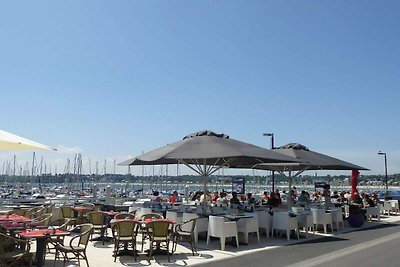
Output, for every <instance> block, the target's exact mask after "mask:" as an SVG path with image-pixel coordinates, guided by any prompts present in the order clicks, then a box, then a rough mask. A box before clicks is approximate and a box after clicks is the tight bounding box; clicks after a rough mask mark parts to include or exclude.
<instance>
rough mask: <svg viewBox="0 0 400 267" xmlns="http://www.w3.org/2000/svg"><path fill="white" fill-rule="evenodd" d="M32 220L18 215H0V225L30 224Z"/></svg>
mask: <svg viewBox="0 0 400 267" xmlns="http://www.w3.org/2000/svg"><path fill="white" fill-rule="evenodd" d="M30 221H32V219H30V218H26V217H24V216H20V215H2V216H0V223H4V222H30Z"/></svg>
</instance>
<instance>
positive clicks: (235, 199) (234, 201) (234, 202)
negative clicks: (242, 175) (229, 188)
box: [229, 192, 241, 205]
mask: <svg viewBox="0 0 400 267" xmlns="http://www.w3.org/2000/svg"><path fill="white" fill-rule="evenodd" d="M229 203H230V204H231V205H241V204H240V200H239V199H238V197H237V193H236V192H232V198H231V199H230V200H229Z"/></svg>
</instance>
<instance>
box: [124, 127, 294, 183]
mask: <svg viewBox="0 0 400 267" xmlns="http://www.w3.org/2000/svg"><path fill="white" fill-rule="evenodd" d="M285 162H299V160H297V159H295V158H293V157H290V156H286V155H284V154H282V153H277V152H274V151H271V150H269V149H265V148H262V147H258V146H255V145H251V144H248V143H244V142H241V141H237V140H234V139H231V138H229V136H227V135H225V134H216V133H214V132H212V131H199V132H196V133H193V134H190V135H187V136H185V137H184V138H183V140H181V141H178V142H175V143H172V144H168V145H166V146H164V147H161V148H158V149H155V150H153V151H150V152H147V153H145V154H143V155H140V156H137V157H134V158H132V159H129V160H126V161H124V162H121V163H119V165H125V166H128V165H162V164H177V163H179V164H184V165H185V166H187V167H188V168H190V169H191V170H193V171H195V172H196V173H198V174H199V175H201V176H203V177H204V187H206V182H207V177H208V176H210V175H211V174H213V173H214V172H216V171H217V170H219V169H221V168H245V167H246V168H251V167H253V166H255V165H257V164H260V163H285ZM204 189H205V188H204Z"/></svg>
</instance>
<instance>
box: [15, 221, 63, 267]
mask: <svg viewBox="0 0 400 267" xmlns="http://www.w3.org/2000/svg"><path fill="white" fill-rule="evenodd" d="M69 234H70V233H69V232H66V231H61V230H52V229H42V230H32V231H30V230H25V231H22V232H19V233H18V235H19V236H20V237H21V238H24V239H36V255H35V263H36V266H38V267H41V266H43V260H44V253H45V250H46V243H47V239H48V238H50V237H51V236H67V235H69Z"/></svg>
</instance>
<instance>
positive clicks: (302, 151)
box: [254, 143, 368, 199]
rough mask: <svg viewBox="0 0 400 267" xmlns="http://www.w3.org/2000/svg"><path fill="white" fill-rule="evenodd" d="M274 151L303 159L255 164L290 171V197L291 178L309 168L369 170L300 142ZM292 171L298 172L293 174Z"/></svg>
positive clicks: (270, 168) (280, 171)
mask: <svg viewBox="0 0 400 267" xmlns="http://www.w3.org/2000/svg"><path fill="white" fill-rule="evenodd" d="M274 151H276V152H279V153H280V154H282V155H285V156H289V157H292V158H293V159H297V160H299V161H301V162H300V163H276V164H275V163H260V164H257V165H256V166H254V168H256V169H264V170H273V171H277V172H279V173H281V174H284V172H289V176H288V178H289V199H290V197H291V178H292V177H296V176H298V175H300V174H301V173H303V172H304V171H307V170H368V169H367V168H364V167H361V166H358V165H354V164H352V163H349V162H346V161H343V160H340V159H337V158H334V157H330V156H327V155H324V154H321V153H318V152H314V151H311V150H309V149H308V148H307V147H306V146H304V145H301V144H298V143H290V144H287V145H284V146H281V147H278V148H275V149H274ZM292 172H296V173H295V174H294V175H292Z"/></svg>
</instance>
